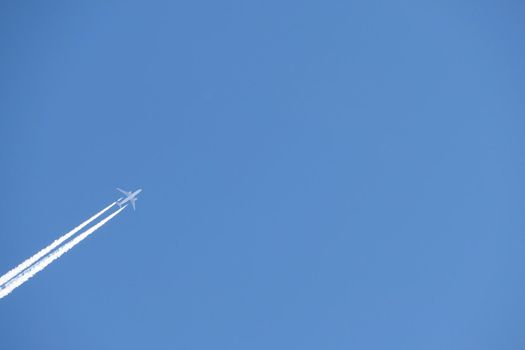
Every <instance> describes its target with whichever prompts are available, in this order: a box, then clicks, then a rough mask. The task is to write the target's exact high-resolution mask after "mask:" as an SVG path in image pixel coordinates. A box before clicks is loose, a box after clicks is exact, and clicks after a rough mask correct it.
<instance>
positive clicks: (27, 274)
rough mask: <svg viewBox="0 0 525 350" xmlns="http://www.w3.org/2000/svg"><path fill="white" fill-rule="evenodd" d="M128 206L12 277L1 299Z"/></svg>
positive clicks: (0, 296)
mask: <svg viewBox="0 0 525 350" xmlns="http://www.w3.org/2000/svg"><path fill="white" fill-rule="evenodd" d="M126 207H127V205H125V206H123V207H122V208H120V209H119V210H117V211H116V212H114V213H113V214H111V215H109V216H108V217H106V218H104V219H103V220H101V221H100V222H98V223H96V224H95V225H93V227H90V228H89V229H87V230H86V231H85V232H83V233H81V234H79V235H78V236H76V237H75V238H73V239H72V240H71V241H69V242H67V243H66V244H64V245H62V246H61V247H59V248H57V249H56V250H55V251H53V252H52V253H51V254H49V255H48V256H46V257H45V258H44V259H42V260H40V261H39V262H38V263H36V264H34V265H33V266H31V267H30V268H29V269H28V270H27V271H24V272H23V273H21V274H20V275H18V276H17V277H16V278H14V279H12V280H11V281H10V282H9V283H7V284H6V285H5V287H4V288H3V289H0V299H2V298H3V297H5V296H6V295H8V294H9V293H11V292H12V291H13V290H14V289H15V288H17V287H19V286H20V285H22V284H24V283H25V282H26V281H27V280H28V279H30V278H31V277H33V276H34V275H36V274H37V273H38V272H40V271H42V270H43V269H45V268H46V266H47V265H49V264H51V263H52V262H53V261H55V260H56V259H58V258H60V257H61V256H62V255H64V254H65V253H67V252H68V251H69V250H71V249H72V248H73V247H74V246H76V245H77V244H79V243H80V242H82V241H83V240H84V239H85V238H86V237H87V236H89V235H90V234H92V233H93V232H95V231H96V230H98V229H99V228H100V227H101V226H102V225H104V224H105V223H106V222H108V221H109V220H111V219H113V218H114V217H115V216H116V215H117V214H118V213H120V212H121V211H122V210H124V208H126Z"/></svg>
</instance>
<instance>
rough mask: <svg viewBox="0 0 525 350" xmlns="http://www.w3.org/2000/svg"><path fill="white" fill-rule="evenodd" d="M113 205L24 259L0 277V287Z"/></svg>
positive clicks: (112, 204)
mask: <svg viewBox="0 0 525 350" xmlns="http://www.w3.org/2000/svg"><path fill="white" fill-rule="evenodd" d="M114 205H115V202H113V203H111V204H110V205H108V206H107V207H106V208H104V209H102V210H101V211H99V212H98V213H96V214H95V215H93V216H92V217H91V218H89V219H88V220H86V221H84V222H83V223H81V224H80V225H78V226H77V227H75V228H74V229H72V230H71V231H69V232H68V233H66V234H65V235H63V236H62V237H60V238H59V239H56V240H55V241H54V242H53V243H51V244H50V245H48V246H47V247H45V248H44V249H42V250H41V251H39V252H38V253H36V254H35V255H33V256H32V257H30V258H28V259H26V260H25V261H24V262H23V263H21V264H20V265H18V266H17V267H15V268H14V269H12V270H11V271H9V272H7V273H6V274H5V275H3V276H2V277H0V286H2V285H4V284H5V283H6V282H8V281H9V280H10V279H11V278H13V277H15V276H16V275H18V274H19V273H20V272H22V271H24V270H25V269H27V268H28V267H29V266H31V265H33V264H34V263H35V262H37V261H38V260H40V259H41V258H42V257H43V256H45V255H47V254H48V253H49V252H50V251H52V250H53V249H55V248H56V247H58V246H59V245H60V244H62V243H63V242H64V241H66V240H68V239H69V238H71V237H72V236H73V235H74V234H75V233H77V232H78V231H80V230H82V229H83V228H84V227H86V225H88V224H89V223H91V222H92V221H93V220H95V219H96V218H98V217H99V216H100V215H102V214H104V213H105V212H106V211H108V210H109V209H110V208H111V207H112V206H114Z"/></svg>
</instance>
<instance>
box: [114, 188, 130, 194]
mask: <svg viewBox="0 0 525 350" xmlns="http://www.w3.org/2000/svg"><path fill="white" fill-rule="evenodd" d="M117 191H119V192H122V193H124V194H125V195H126V196H129V194H130V193H131V192H126V191H124V190H121V189H120V188H118V187H117Z"/></svg>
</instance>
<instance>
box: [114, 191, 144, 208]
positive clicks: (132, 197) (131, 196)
mask: <svg viewBox="0 0 525 350" xmlns="http://www.w3.org/2000/svg"><path fill="white" fill-rule="evenodd" d="M117 190H118V191H119V192H122V193H123V194H124V195H126V198H124V199H122V198H119V199H118V200H117V204H118V206H119V207H122V206H123V205H124V204H125V203H127V202H130V203H131V206H132V207H133V210H135V202H136V201H137V199H138V198H137V196H138V194H139V193H140V192H142V188H139V189H138V190H136V191H135V192H131V191H130V192H128V191H124V190H122V189H120V188H117Z"/></svg>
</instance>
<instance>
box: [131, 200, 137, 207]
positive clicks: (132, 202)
mask: <svg viewBox="0 0 525 350" xmlns="http://www.w3.org/2000/svg"><path fill="white" fill-rule="evenodd" d="M136 201H137V198H133V199H132V200H130V202H131V206H132V207H133V210H135V202H136Z"/></svg>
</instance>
